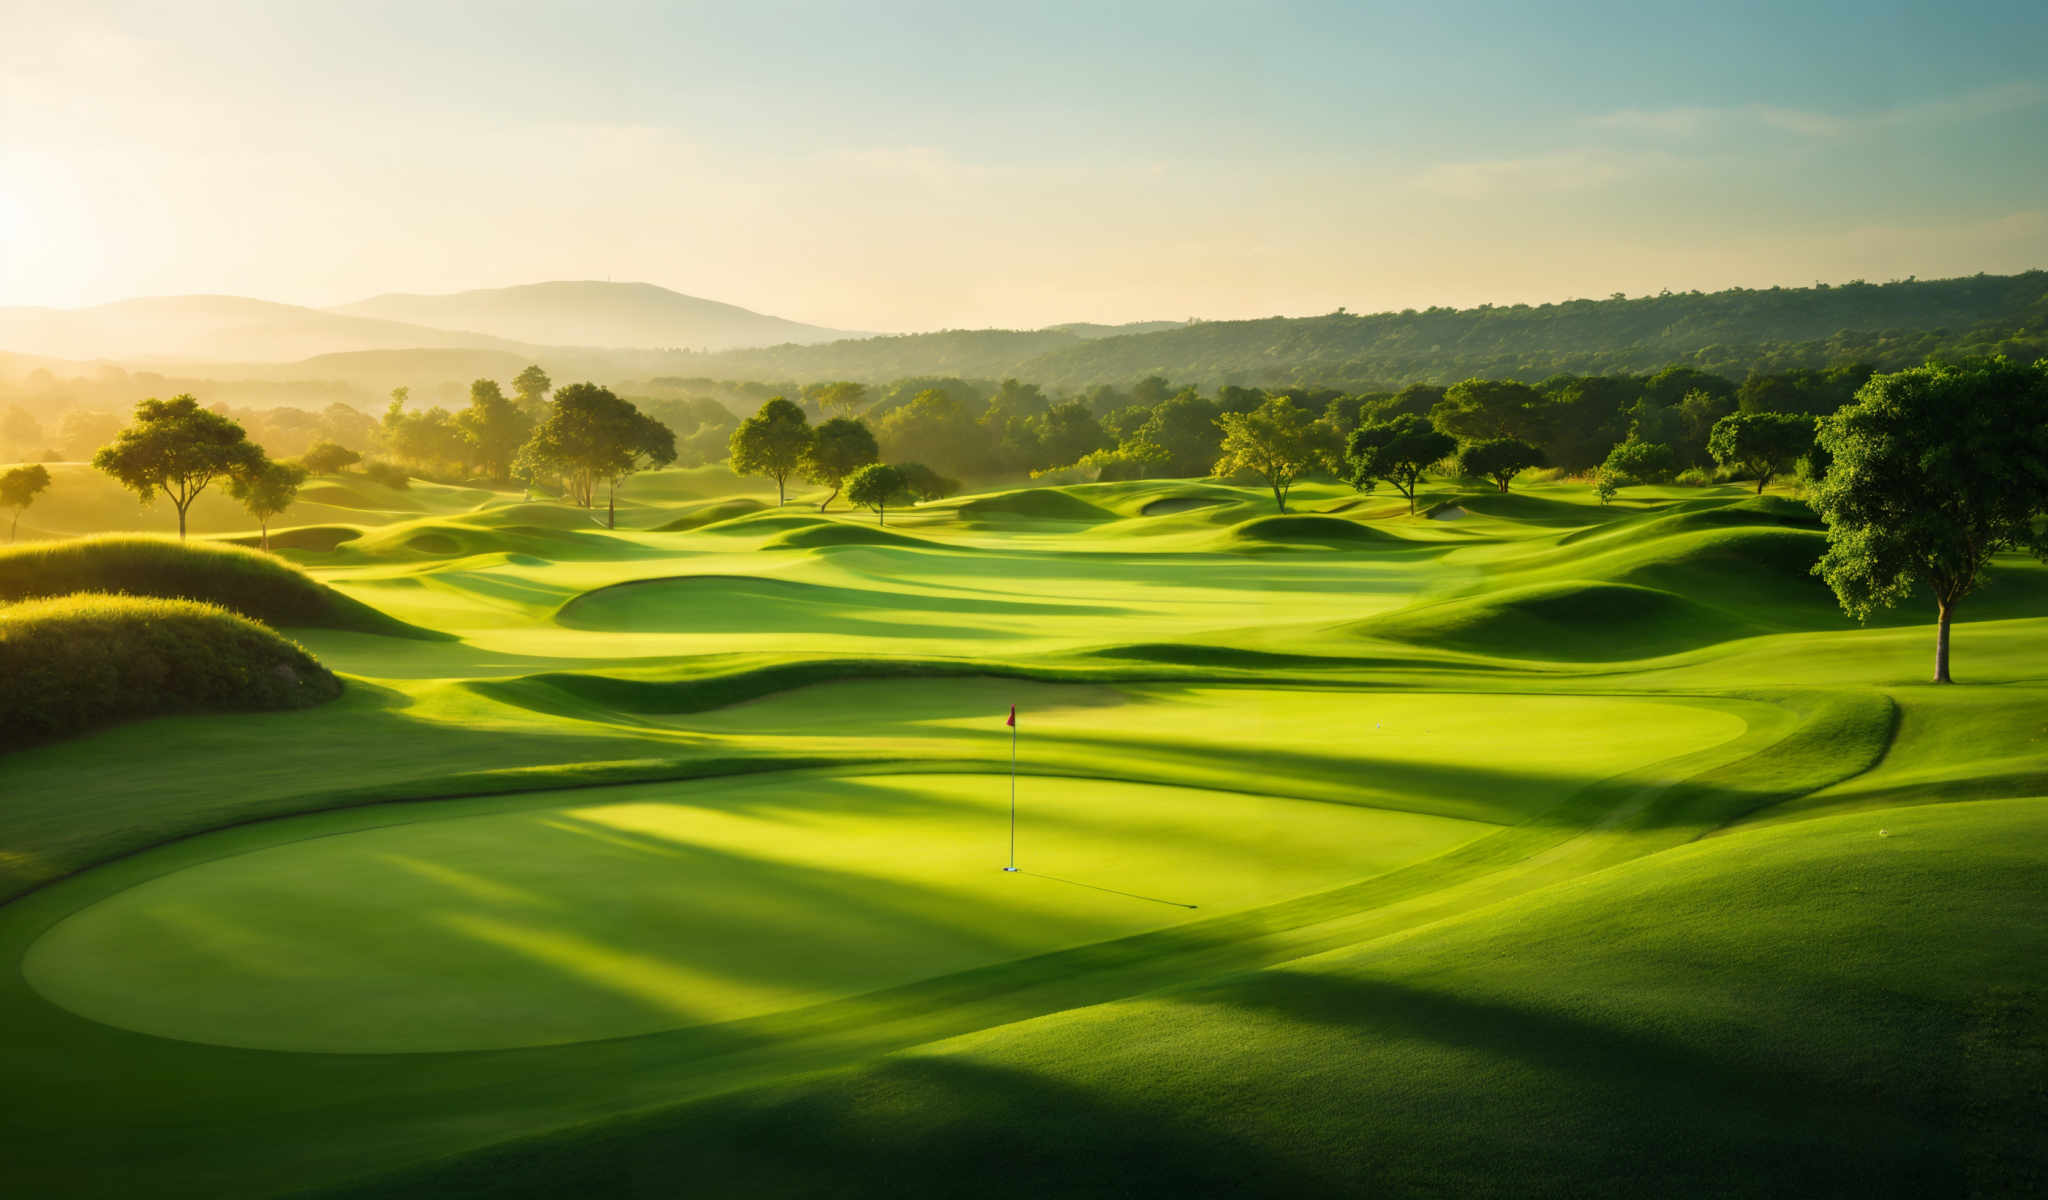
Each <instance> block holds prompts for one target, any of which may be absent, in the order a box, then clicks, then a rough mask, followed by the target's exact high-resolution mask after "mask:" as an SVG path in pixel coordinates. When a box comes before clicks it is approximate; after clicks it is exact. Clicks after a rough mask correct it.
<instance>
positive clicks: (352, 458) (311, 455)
mask: <svg viewBox="0 0 2048 1200" xmlns="http://www.w3.org/2000/svg"><path fill="white" fill-rule="evenodd" d="M361 461H363V456H362V455H360V454H357V453H356V452H355V451H353V450H351V449H349V448H348V447H347V446H338V445H336V444H334V443H333V442H314V443H313V444H312V445H310V446H308V447H306V452H305V453H304V454H301V455H299V462H300V463H301V464H303V465H304V466H305V468H306V469H307V470H308V471H311V472H312V473H313V474H315V475H338V474H340V473H341V472H342V471H344V470H346V469H347V468H348V467H350V466H352V465H353V464H355V463H359V462H361Z"/></svg>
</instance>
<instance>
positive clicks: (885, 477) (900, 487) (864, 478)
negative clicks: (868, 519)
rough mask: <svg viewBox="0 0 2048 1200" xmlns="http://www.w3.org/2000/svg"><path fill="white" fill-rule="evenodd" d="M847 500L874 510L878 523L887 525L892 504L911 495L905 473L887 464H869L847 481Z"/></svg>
mask: <svg viewBox="0 0 2048 1200" xmlns="http://www.w3.org/2000/svg"><path fill="white" fill-rule="evenodd" d="M846 498H847V499H849V500H851V501H853V502H854V503H855V504H864V505H866V506H867V507H869V508H872V509H874V510H875V521H876V523H877V524H880V525H887V524H888V523H889V514H888V508H889V505H890V503H891V502H892V501H902V500H907V499H909V498H910V495H909V487H908V485H907V484H906V483H905V481H904V479H903V472H901V471H899V470H897V469H896V468H894V467H892V466H890V465H888V464H887V463H869V464H868V465H867V466H865V467H862V468H861V469H860V470H858V471H855V472H854V473H853V478H851V479H849V480H847V481H846Z"/></svg>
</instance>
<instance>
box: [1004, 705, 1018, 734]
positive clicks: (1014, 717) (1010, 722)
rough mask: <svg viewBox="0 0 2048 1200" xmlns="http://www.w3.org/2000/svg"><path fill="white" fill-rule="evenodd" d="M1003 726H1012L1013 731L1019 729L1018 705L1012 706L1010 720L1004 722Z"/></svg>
mask: <svg viewBox="0 0 2048 1200" xmlns="http://www.w3.org/2000/svg"><path fill="white" fill-rule="evenodd" d="M1003 724H1005V725H1008V726H1010V727H1011V728H1012V729H1014V728H1016V727H1017V706H1016V705H1014V704H1012V705H1011V706H1010V718H1009V720H1007V721H1004V722H1003Z"/></svg>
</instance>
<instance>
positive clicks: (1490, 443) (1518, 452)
mask: <svg viewBox="0 0 2048 1200" xmlns="http://www.w3.org/2000/svg"><path fill="white" fill-rule="evenodd" d="M1544 462H1545V459H1544V457H1543V450H1542V448H1541V447H1539V446H1532V445H1530V444H1529V443H1528V442H1525V441H1522V440H1521V439H1520V438H1491V439H1488V440H1487V441H1483V442H1470V443H1467V444H1466V445H1465V446H1464V447H1463V448H1462V449H1460V450H1459V451H1458V471H1459V473H1460V474H1464V475H1474V476H1477V477H1479V478H1481V479H1491V480H1493V482H1494V484H1495V486H1497V487H1499V488H1500V490H1501V491H1503V492H1505V491H1507V490H1508V483H1509V481H1511V480H1513V479H1514V477H1515V476H1517V475H1519V474H1521V473H1522V472H1524V471H1526V470H1529V469H1530V468H1531V467H1540V466H1542V465H1543V464H1544Z"/></svg>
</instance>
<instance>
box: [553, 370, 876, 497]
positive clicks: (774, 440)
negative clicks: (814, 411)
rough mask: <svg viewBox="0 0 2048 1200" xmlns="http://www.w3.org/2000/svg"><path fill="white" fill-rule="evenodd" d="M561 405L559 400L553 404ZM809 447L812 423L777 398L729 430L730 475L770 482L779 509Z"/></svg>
mask: <svg viewBox="0 0 2048 1200" xmlns="http://www.w3.org/2000/svg"><path fill="white" fill-rule="evenodd" d="M560 402H561V401H560V398H559V397H558V398H557V399H556V403H558V404H559V403H560ZM892 415H893V414H892ZM810 444H811V423H810V420H809V419H808V418H806V417H805V416H804V410H803V409H801V408H798V407H797V406H796V405H794V404H791V403H790V402H789V401H788V400H785V399H783V398H782V397H781V396H776V397H775V398H773V399H771V400H769V401H768V403H766V404H763V405H762V406H761V411H760V412H757V413H755V414H754V415H753V416H751V417H748V418H747V419H746V420H745V421H742V422H740V427H739V428H738V429H735V430H733V431H732V438H731V439H730V442H729V447H730V449H731V451H732V472H733V474H735V475H766V476H767V477H768V478H770V479H773V480H774V481H775V503H776V504H777V505H778V506H779V505H781V504H782V503H783V502H784V501H785V500H787V499H788V483H789V477H790V474H791V473H792V472H794V471H795V470H796V469H797V467H798V466H799V465H800V464H802V462H803V457H804V451H805V450H806V449H808V448H809V447H810Z"/></svg>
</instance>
